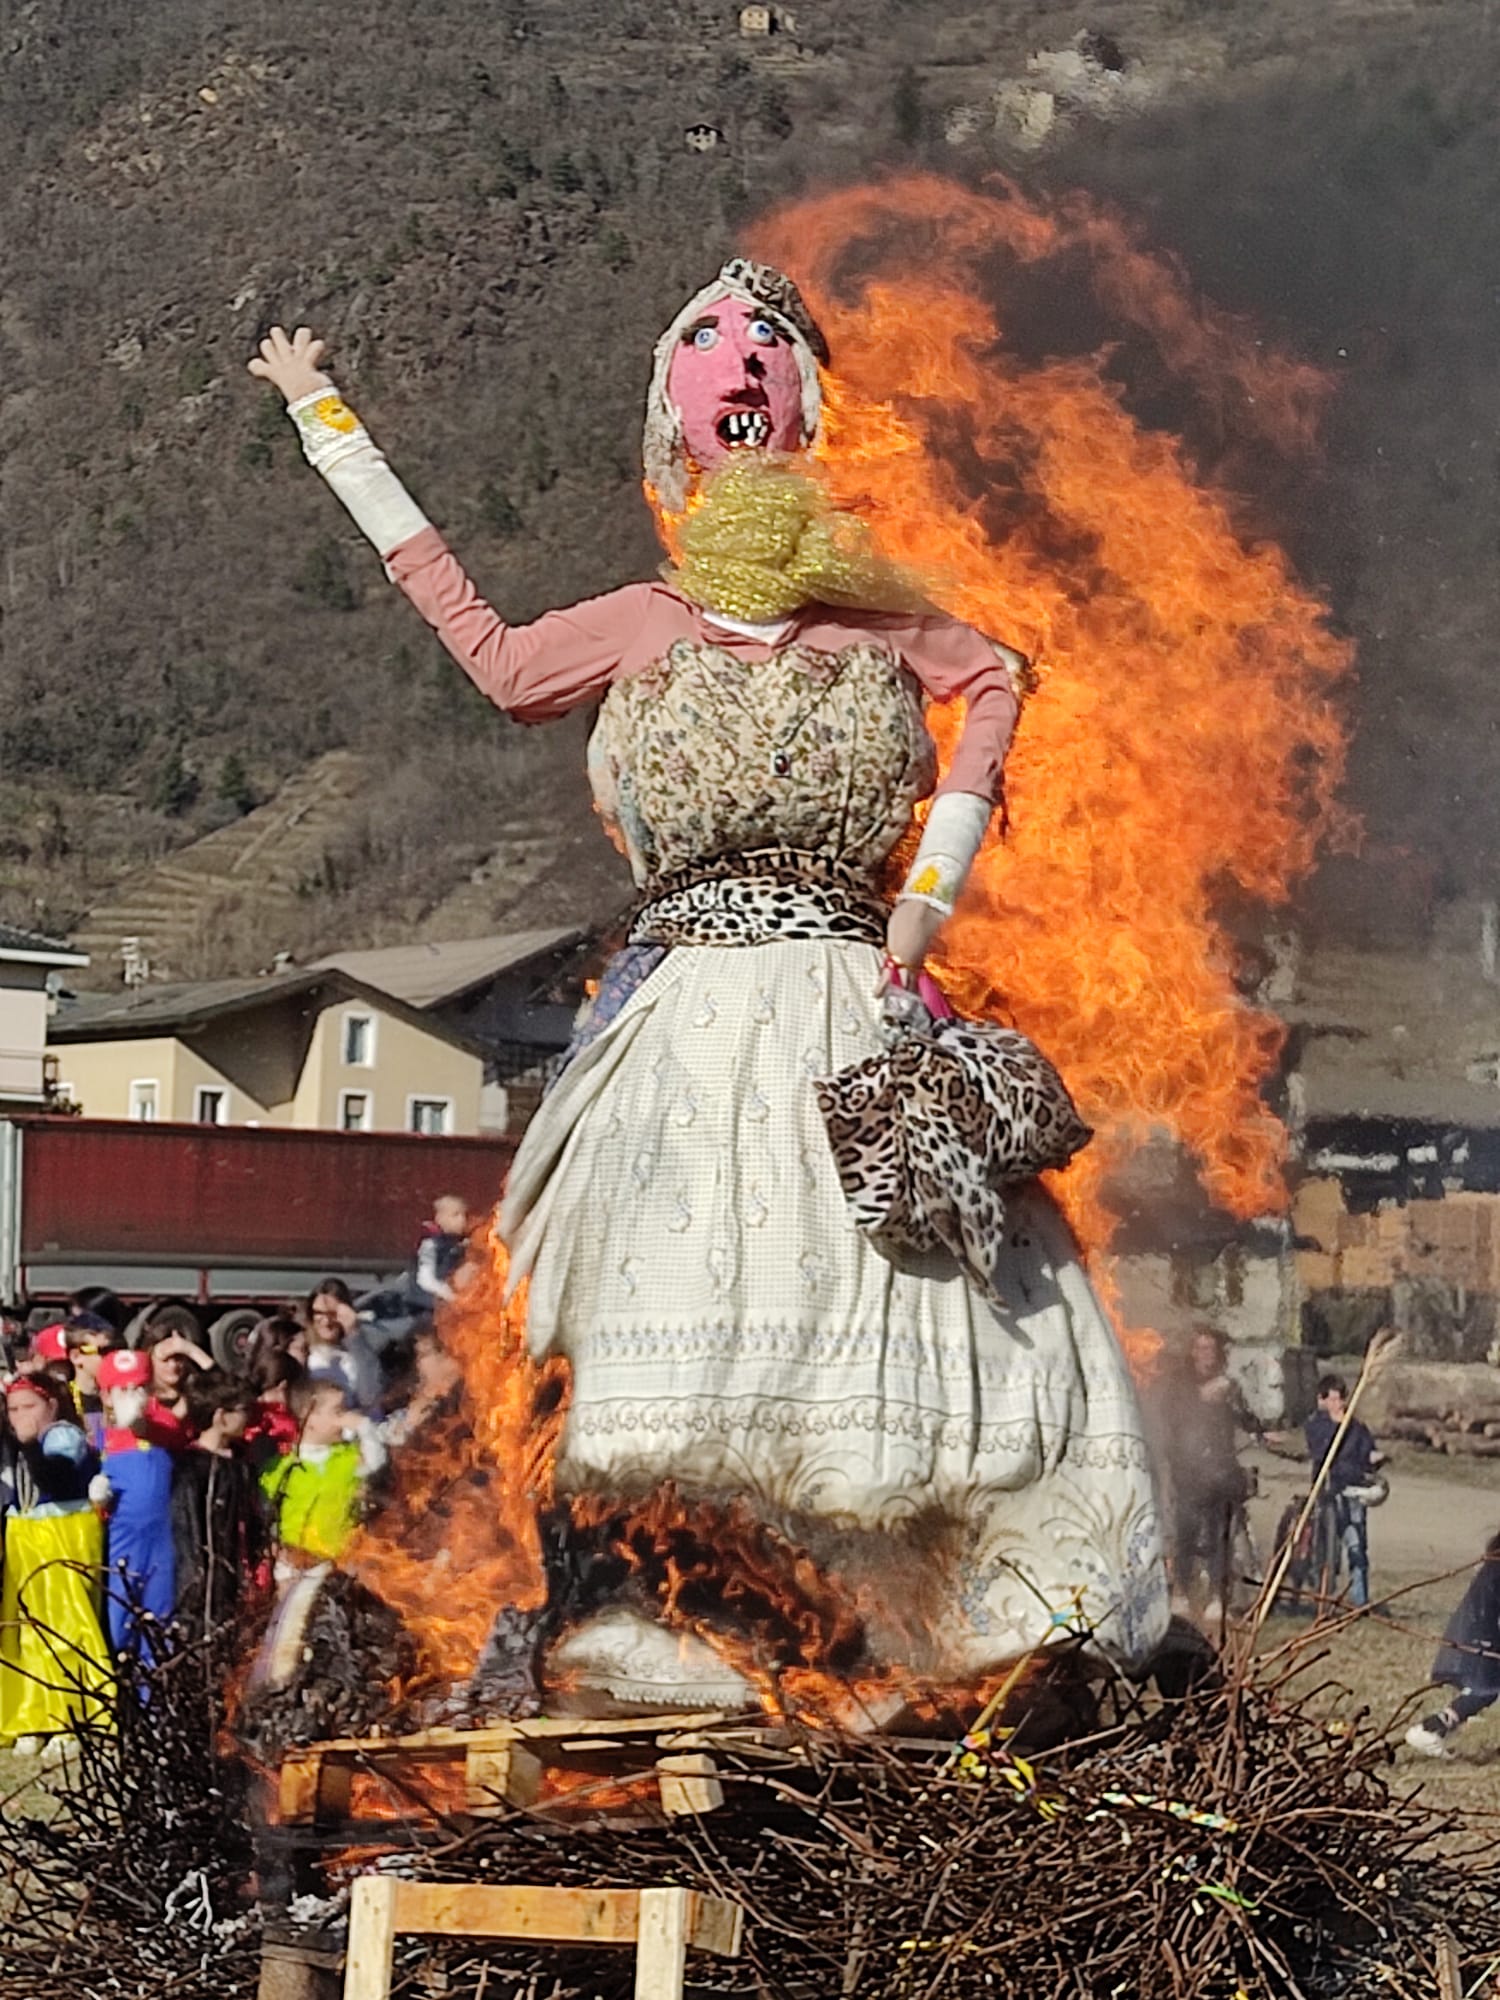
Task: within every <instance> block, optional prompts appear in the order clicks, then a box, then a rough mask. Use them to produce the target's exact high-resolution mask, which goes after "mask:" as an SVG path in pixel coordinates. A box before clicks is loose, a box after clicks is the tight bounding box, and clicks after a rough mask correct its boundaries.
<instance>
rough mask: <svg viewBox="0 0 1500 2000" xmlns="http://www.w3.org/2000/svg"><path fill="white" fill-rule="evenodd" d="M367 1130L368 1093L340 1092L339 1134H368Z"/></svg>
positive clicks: (368, 1115) (356, 1091)
mask: <svg viewBox="0 0 1500 2000" xmlns="http://www.w3.org/2000/svg"><path fill="white" fill-rule="evenodd" d="M369 1129H370V1093H369V1091H367V1090H341V1091H340V1092H339V1130H340V1131H341V1132H368V1131H369Z"/></svg>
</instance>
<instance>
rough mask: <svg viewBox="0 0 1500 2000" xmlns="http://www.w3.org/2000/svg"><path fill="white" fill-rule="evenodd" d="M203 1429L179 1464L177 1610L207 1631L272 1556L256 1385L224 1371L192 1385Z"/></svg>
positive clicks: (191, 1408)
mask: <svg viewBox="0 0 1500 2000" xmlns="http://www.w3.org/2000/svg"><path fill="white" fill-rule="evenodd" d="M186 1393H187V1403H188V1418H189V1421H190V1422H191V1423H192V1425H193V1428H194V1429H195V1430H196V1431H197V1433H198V1435H197V1438H196V1440H195V1442H194V1443H193V1444H192V1446H191V1447H190V1448H189V1449H188V1450H187V1451H184V1452H179V1453H178V1454H177V1457H176V1459H175V1461H174V1463H173V1466H172V1548H173V1555H174V1559H175V1568H176V1578H175V1581H176V1587H177V1616H178V1619H179V1622H180V1623H181V1624H182V1626H183V1628H184V1629H185V1630H186V1631H187V1632H189V1633H190V1634H192V1635H193V1636H195V1637H202V1636H206V1635H207V1634H208V1633H210V1632H212V1631H213V1630H214V1628H215V1627H216V1626H217V1625H220V1624H222V1623H223V1621H224V1620H225V1619H226V1618H228V1617H230V1616H231V1615H232V1614H233V1612H234V1611H235V1610H236V1609H237V1608H238V1606H239V1604H240V1601H241V1599H242V1597H243V1595H244V1593H245V1590H246V1589H247V1587H248V1586H249V1585H250V1584H251V1583H252V1582H253V1581H254V1579H255V1577H256V1575H257V1573H258V1572H259V1571H260V1570H261V1569H262V1567H263V1565H264V1564H265V1562H266V1558H267V1552H268V1549H269V1544H270V1534H269V1529H268V1525H267V1522H266V1516H265V1507H264V1504H263V1502H262V1499H261V1492H260V1485H259V1482H258V1480H257V1477H256V1471H255V1467H254V1466H253V1465H252V1464H251V1463H250V1458H249V1454H248V1452H247V1451H246V1449H245V1442H244V1439H245V1432H246V1429H247V1426H248V1424H249V1420H250V1417H251V1415H252V1413H253V1412H254V1410H255V1407H256V1396H255V1391H254V1390H253V1389H252V1388H250V1387H249V1386H248V1385H247V1384H244V1383H236V1382H234V1381H231V1379H230V1378H229V1377H228V1376H227V1375H223V1374H220V1373H219V1372H218V1371H217V1370H215V1371H213V1372H212V1373H209V1374H205V1375H199V1376H197V1377H196V1378H194V1379H193V1380H190V1381H189V1382H188V1384H187V1385H186Z"/></svg>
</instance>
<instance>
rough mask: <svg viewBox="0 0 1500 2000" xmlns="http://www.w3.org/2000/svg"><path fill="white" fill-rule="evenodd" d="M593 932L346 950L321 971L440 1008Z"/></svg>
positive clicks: (322, 962)
mask: <svg viewBox="0 0 1500 2000" xmlns="http://www.w3.org/2000/svg"><path fill="white" fill-rule="evenodd" d="M585 936H587V932H586V931H584V930H582V929H581V928H579V927H578V926H577V925H572V926H566V927H564V928H561V929H556V928H554V929H551V930H535V931H509V932H506V933H504V934H502V935H500V936H496V937H480V938H459V939H457V940H455V941H454V942H453V943H451V944H396V945H388V946H386V947H385V948H384V949H383V950H376V951H341V952H335V953H333V954H332V955H331V956H329V957H328V958H320V959H319V960H318V961H317V967H319V968H326V969H328V970H332V971H338V972H345V973H348V974H349V976H350V977H351V978H353V979H363V980H365V981H366V982H367V983H368V984H369V985H371V986H374V987H378V988H379V990H380V991H381V992H382V993H393V994H395V995H396V997H397V998H398V999H401V1000H404V1001H405V1002H406V1004H407V1005H408V1006H409V1007H436V1006H440V1005H441V1004H442V1002H444V1001H445V1000H456V999H458V998H459V996H460V995H461V994H464V993H468V992H471V991H472V990H473V989H474V987H476V986H482V985H483V984H484V983H485V981H486V980H490V979H494V978H496V977H498V975H499V974H500V973H502V972H515V971H518V970H519V969H520V968H521V967H523V966H525V965H527V964H529V963H530V962H531V960H533V959H537V958H543V957H545V956H546V955H547V954H548V953H550V952H554V951H560V950H562V949H564V948H565V947H566V946H568V945H572V944H577V943H579V942H580V941H581V940H582V939H583V938H584V937H585Z"/></svg>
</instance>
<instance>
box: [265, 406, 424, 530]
mask: <svg viewBox="0 0 1500 2000" xmlns="http://www.w3.org/2000/svg"><path fill="white" fill-rule="evenodd" d="M286 413H287V415H288V416H289V417H290V418H291V420H292V422H293V423H294V424H295V425H296V426H297V436H298V437H299V438H300V440H301V442H302V451H303V455H304V457H305V458H306V459H307V462H308V464H309V465H310V466H311V467H312V468H313V470H314V471H315V472H318V473H321V474H322V476H323V478H324V479H326V480H327V482H328V484H329V486H330V487H332V489H333V491H334V493H335V494H336V495H337V496H338V498H339V499H340V500H341V501H342V502H343V504H344V506H345V507H346V508H347V509H348V510H349V514H350V516H351V518H352V519H353V522H354V525H355V527H356V528H358V529H359V531H360V533H361V534H362V535H364V536H365V537H366V539H367V540H369V541H371V542H373V543H374V545H375V549H376V552H377V554H379V555H382V556H386V555H389V554H390V552H391V550H392V549H394V548H398V547H399V546H400V544H401V543H402V542H407V541H410V540H411V538H412V536H413V535H415V534H418V533H420V531H421V530H422V529H423V528H425V527H427V526H428V525H429V523H428V520H427V516H426V515H425V514H424V513H423V512H422V510H421V508H420V507H419V506H418V505H417V503H416V501H415V500H413V499H412V497H411V495H410V494H409V493H408V492H407V490H406V488H405V487H404V486H403V485H402V484H401V481H400V480H399V479H398V478H397V477H396V475H395V473H394V472H392V471H391V468H390V467H389V466H388V465H387V464H386V462H385V459H384V458H383V457H382V455H381V453H380V452H379V451H378V450H377V448H376V445H375V441H374V439H373V438H372V437H371V436H370V433H369V432H368V431H367V430H366V429H365V427H364V425H363V424H362V423H361V422H360V420H359V418H358V417H357V416H356V415H355V414H354V412H353V410H351V409H350V407H349V405H348V404H347V403H346V402H345V401H344V399H343V397H342V396H341V395H340V394H339V393H338V391H337V390H336V389H315V390H313V392H312V394H311V395H309V396H299V397H298V398H297V400H296V402H295V403H288V404H287V411H286Z"/></svg>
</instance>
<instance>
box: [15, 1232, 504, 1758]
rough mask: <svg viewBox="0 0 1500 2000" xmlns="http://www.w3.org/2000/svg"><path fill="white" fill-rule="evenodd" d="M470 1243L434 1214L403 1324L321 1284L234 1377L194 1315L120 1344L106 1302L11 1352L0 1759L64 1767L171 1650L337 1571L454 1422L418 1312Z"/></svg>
mask: <svg viewBox="0 0 1500 2000" xmlns="http://www.w3.org/2000/svg"><path fill="white" fill-rule="evenodd" d="M467 1231H468V1218H467V1215H466V1214H463V1213H462V1204H461V1203H458V1202H456V1201H455V1200H454V1199H453V1198H451V1197H446V1198H445V1200H444V1202H443V1203H441V1204H439V1208H438V1211H437V1214H436V1216H435V1220H434V1223H433V1224H431V1225H429V1227H428V1228H427V1229H426V1230H425V1231H424V1233H423V1239H422V1242H421V1244H420V1246H419V1249H418V1254H417V1257H416V1259H415V1260H414V1262H413V1266H412V1272H411V1281H410V1284H409V1285H408V1287H407V1289H406V1292H405V1298H406V1301H407V1305H408V1307H409V1310H408V1311H407V1312H406V1313H405V1315H404V1316H403V1315H402V1314H401V1313H399V1312H397V1313H394V1314H393V1313H391V1312H390V1311H387V1313H386V1315H385V1316H384V1317H383V1318H381V1317H372V1316H371V1315H370V1314H369V1311H368V1308H366V1310H365V1311H364V1312H362V1311H361V1308H360V1307H359V1306H357V1305H356V1303H355V1300H354V1298H353V1297H352V1296H351V1293H350V1291H349V1288H348V1286H347V1285H346V1284H344V1283H343V1281H342V1280H341V1279H338V1278H335V1277H329V1278H326V1279H324V1280H323V1281H322V1283H320V1284H319V1285H317V1286H316V1287H315V1288H314V1290H313V1291H312V1292H311V1293H309V1295H308V1296H307V1298H306V1299H305V1300H303V1301H300V1302H298V1303H297V1304H295V1305H290V1304H289V1305H288V1306H286V1307H285V1308H284V1309H283V1310H282V1311H280V1312H277V1313H274V1314H269V1315H267V1316H266V1317H265V1318H263V1319H262V1320H261V1321H260V1322H259V1324H258V1325H257V1326H256V1327H255V1328H254V1330H253V1332H252V1334H251V1336H250V1338H249V1340H248V1342H247V1343H246V1344H245V1346H244V1348H243V1351H242V1354H241V1357H240V1359H239V1360H238V1362H237V1365H236V1366H235V1368H234V1369H233V1370H232V1371H231V1370H226V1369H224V1368H221V1367H219V1366H217V1365H216V1363H215V1361H214V1359H213V1357H212V1355H211V1354H210V1353H209V1352H208V1351H207V1349H206V1347H205V1345H204V1344H203V1334H202V1331H201V1327H200V1322H199V1319H198V1316H197V1314H196V1313H195V1312H194V1311H193V1310H192V1308H191V1307H190V1306H187V1305H185V1304H181V1303H176V1302H168V1303H164V1304H161V1305H159V1306H157V1307H156V1308H155V1310H154V1311H152V1312H150V1313H149V1314H147V1315H146V1316H145V1319H144V1323H143V1324H142V1323H140V1322H137V1323H136V1324H135V1325H133V1326H132V1325H131V1324H130V1319H131V1316H130V1313H129V1311H128V1309H127V1308H126V1307H125V1306H124V1304H122V1302H121V1301H120V1300H119V1299H118V1298H117V1297H115V1296H114V1295H113V1294H112V1293H109V1292H107V1291H102V1290H99V1289H91V1290H87V1291H83V1292H79V1293H77V1294H75V1296H74V1297H73V1299H72V1300H71V1301H70V1302H69V1305H68V1307H67V1309H66V1311H65V1312H64V1314H63V1316H62V1317H61V1318H60V1319H59V1320H57V1321H56V1322H55V1323H53V1324H50V1325H47V1326H44V1327H42V1328H39V1329H37V1330H36V1331H35V1332H34V1333H32V1334H31V1335H29V1336H26V1337H23V1338H21V1339H20V1340H18V1341H16V1342H14V1343H13V1344H12V1346H11V1350H10V1352H9V1354H8V1356H7V1364H6V1367H5V1371H4V1376H3V1418H0V1538H3V1539H0V1743H3V1744H6V1745H8V1746H9V1747H10V1748H11V1749H12V1750H13V1751H15V1752H19V1753H21V1754H29V1755H42V1756H49V1755H56V1754H58V1753H59V1752H61V1751H62V1750H63V1749H65V1747H66V1746H67V1744H68V1743H69V1742H70V1741H71V1739H72V1737H73V1735H74V1733H75V1732H76V1729H77V1726H78V1724H79V1721H80V1718H81V1717H83V1716H86V1715H87V1714H88V1713H89V1712H90V1711H92V1710H96V1709H97V1710H99V1711H101V1712H102V1711H103V1709H104V1708H105V1707H107V1704H108V1702H109V1700H110V1698H111V1692H112V1690H114V1689H115V1688H116V1687H117V1686H118V1685H119V1683H120V1681H121V1679H122V1678H123V1679H124V1680H125V1681H126V1683H127V1684H129V1683H133V1682H134V1681H136V1680H137V1679H138V1678H139V1677H140V1675H141V1673H142V1670H143V1669H145V1668H149V1667H150V1666H151V1664H152V1663H153V1662H154V1660H155V1659H156V1657H157V1655H158V1654H159V1653H160V1651H161V1650H162V1649H163V1648H164V1647H169V1646H178V1645H181V1644H183V1643H189V1642H192V1641H195V1640H197V1639H201V1638H206V1637H207V1636H209V1635H211V1634H212V1633H214V1632H216V1631H218V1630H220V1629H221V1628H222V1627H223V1625H224V1624H225V1621H226V1620H229V1619H232V1618H233V1617H234V1615H235V1614H236V1612H237V1611H238V1610H240V1609H241V1608H248V1607H249V1606H250V1605H251V1604H252V1603H254V1604H268V1603H269V1602H270V1601H271V1600H272V1598H273V1596H274V1593H275V1592H276V1591H277V1590H285V1589H286V1588H288V1587H289V1586H290V1585H291V1584H292V1583H293V1582H294V1581H295V1580H296V1579H297V1578H298V1577H301V1576H304V1575H305V1574H306V1573H307V1571H308V1570H309V1569H311V1568H314V1567H316V1566H318V1565H320V1564H327V1563H330V1562H335V1561H337V1559H338V1558H339V1556H340V1555H341V1554H342V1553H343V1552H344V1550H345V1549H346V1548H347V1546H348V1544H349V1542H350V1540H351V1539H352V1537H353V1535H354V1533H355V1531H356V1529H357V1527H358V1524H359V1522H360V1519H361V1518H362V1516H363V1514H364V1513H365V1511H366V1510H367V1508H368V1506H369V1505H370V1504H371V1503H372V1501H373V1500H374V1499H375V1498H376V1497H377V1496H378V1493H379V1490H380V1483H381V1482H382V1480H383V1479H385V1478H386V1477H387V1476H388V1467H389V1463H390V1457H391V1453H392V1452H393V1451H399V1450H401V1449H402V1448H403V1447H404V1446H405V1445H406V1444H407V1443H408V1442H409V1441H410V1439H411V1438H412V1437H413V1435H414V1434H415V1433H416V1431H417V1430H418V1429H420V1428H421V1427H422V1426H423V1425H424V1424H426V1423H429V1422H430V1421H431V1420H432V1419H433V1418H434V1417H435V1416H438V1415H441V1414H444V1413H451V1412H452V1411H454V1410H456V1408H457V1404H458V1397H459V1387H460V1383H459V1371H458V1368H457V1366H456V1364H455V1362H454V1361H453V1358H452V1356H451V1355H449V1354H448V1353H447V1352H446V1350H445V1349H444V1347H443V1345H442V1341H441V1338H440V1336H439V1333H438V1331H437V1329H436V1328H435V1326H434V1324H433V1322H432V1319H431V1317H430V1312H431V1309H432V1308H434V1307H435V1306H436V1305H437V1303H438V1302H439V1301H441V1300H444V1299H448V1298H451V1297H452V1296H453V1291H454V1287H455V1285H456V1284H458V1283H460V1282H461V1280H462V1263H463V1258H464V1255H465V1251H466V1248H467ZM393 1296H394V1295H391V1294H388V1295H386V1299H387V1302H388V1303H389V1300H390V1299H391V1298H392V1297H393ZM127 1329H128V1330H129V1331H130V1333H131V1334H132V1336H133V1341H134V1344H131V1341H129V1340H127V1337H126V1336H127ZM393 1329H394V1330H393Z"/></svg>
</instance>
